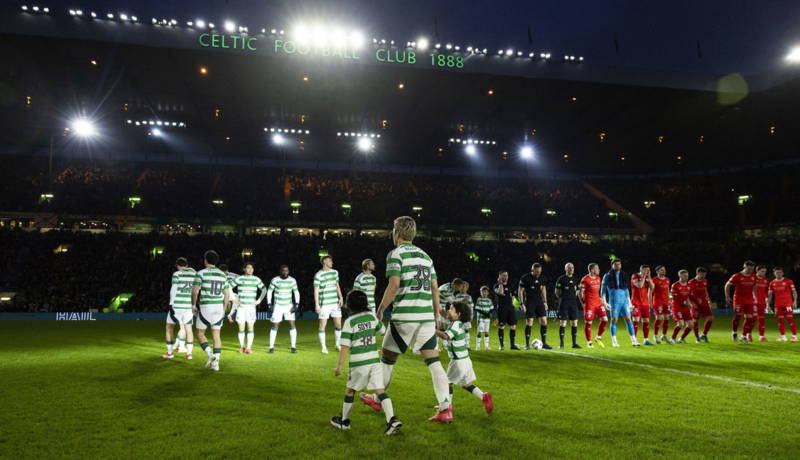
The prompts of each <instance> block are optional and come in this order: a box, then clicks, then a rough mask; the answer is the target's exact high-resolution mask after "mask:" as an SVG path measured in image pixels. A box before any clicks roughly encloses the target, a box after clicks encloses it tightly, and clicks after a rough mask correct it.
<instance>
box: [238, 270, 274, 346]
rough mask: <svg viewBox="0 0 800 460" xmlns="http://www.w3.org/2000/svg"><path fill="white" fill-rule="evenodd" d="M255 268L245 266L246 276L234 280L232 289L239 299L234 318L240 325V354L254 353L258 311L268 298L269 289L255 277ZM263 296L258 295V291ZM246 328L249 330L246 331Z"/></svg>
mask: <svg viewBox="0 0 800 460" xmlns="http://www.w3.org/2000/svg"><path fill="white" fill-rule="evenodd" d="M254 270H255V268H254V267H253V264H252V263H251V262H247V263H246V264H244V270H243V271H244V275H241V276H237V277H236V278H234V279H233V282H232V285H231V287H232V288H234V289H236V295H237V296H238V297H239V307H238V308H237V310H236V314H235V315H234V317H235V318H236V322H237V323H238V324H239V347H240V348H239V353H247V354H251V353H253V338H255V331H254V330H253V328H254V327H255V325H256V309H257V308H258V306H259V305H261V301H262V300H264V297H266V296H267V289H266V286H264V283H263V282H262V281H261V278H259V277H257V276H254V275H253V271H254ZM259 290H260V291H261V295H258V291H259ZM245 326H247V330H246V331H245Z"/></svg>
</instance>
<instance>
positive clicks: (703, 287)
mask: <svg viewBox="0 0 800 460" xmlns="http://www.w3.org/2000/svg"><path fill="white" fill-rule="evenodd" d="M707 273H708V271H707V270H706V269H705V268H703V267H697V270H695V276H694V278H692V279H690V280H689V289H691V290H692V292H691V295H690V297H691V299H692V303H693V304H694V307H695V308H694V311H693V312H692V313H693V314H694V325H693V330H694V337H695V341H696V342H697V343H700V342H706V343H708V331H710V330H711V325H712V324H713V323H714V313H713V312H712V311H711V298H710V297H709V296H708V279H707V278H706V274H707ZM701 318H705V319H706V322H705V324H704V325H703V335H699V328H700V319H701Z"/></svg>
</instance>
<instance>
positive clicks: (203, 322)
mask: <svg viewBox="0 0 800 460" xmlns="http://www.w3.org/2000/svg"><path fill="white" fill-rule="evenodd" d="M224 319H225V309H223V308H222V305H214V306H207V307H200V311H198V312H197V321H196V322H195V327H196V328H198V329H208V328H211V329H220V328H221V327H222V320H224Z"/></svg>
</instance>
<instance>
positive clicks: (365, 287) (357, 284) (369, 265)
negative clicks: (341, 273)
mask: <svg viewBox="0 0 800 460" xmlns="http://www.w3.org/2000/svg"><path fill="white" fill-rule="evenodd" d="M374 271H375V262H373V261H372V259H364V260H363V261H362V262H361V273H359V274H358V276H356V279H355V281H353V289H355V290H357V291H361V292H363V293H364V294H366V295H367V301H368V302H369V309H370V310H372V313H373V314H374V313H375V286H376V285H377V283H378V280H377V279H376V278H375V275H373V274H372V272H374Z"/></svg>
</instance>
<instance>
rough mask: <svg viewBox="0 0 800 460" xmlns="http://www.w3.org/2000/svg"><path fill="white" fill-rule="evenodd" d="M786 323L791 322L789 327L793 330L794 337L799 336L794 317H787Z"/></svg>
mask: <svg viewBox="0 0 800 460" xmlns="http://www.w3.org/2000/svg"><path fill="white" fill-rule="evenodd" d="M786 321H789V327H790V328H792V335H797V325H796V324H795V323H794V316H787V317H786Z"/></svg>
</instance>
